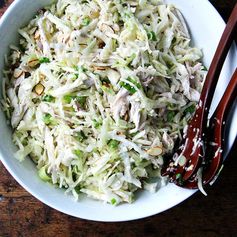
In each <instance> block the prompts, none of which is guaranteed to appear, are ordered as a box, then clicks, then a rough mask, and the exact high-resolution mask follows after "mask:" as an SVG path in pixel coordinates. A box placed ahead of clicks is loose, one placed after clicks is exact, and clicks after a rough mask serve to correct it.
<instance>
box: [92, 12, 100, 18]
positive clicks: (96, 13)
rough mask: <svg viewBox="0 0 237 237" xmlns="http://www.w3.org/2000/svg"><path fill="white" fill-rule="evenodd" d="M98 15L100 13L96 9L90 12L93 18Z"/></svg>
mask: <svg viewBox="0 0 237 237" xmlns="http://www.w3.org/2000/svg"><path fill="white" fill-rule="evenodd" d="M99 16H100V13H99V12H98V11H92V12H91V18H92V19H95V18H98V17H99Z"/></svg>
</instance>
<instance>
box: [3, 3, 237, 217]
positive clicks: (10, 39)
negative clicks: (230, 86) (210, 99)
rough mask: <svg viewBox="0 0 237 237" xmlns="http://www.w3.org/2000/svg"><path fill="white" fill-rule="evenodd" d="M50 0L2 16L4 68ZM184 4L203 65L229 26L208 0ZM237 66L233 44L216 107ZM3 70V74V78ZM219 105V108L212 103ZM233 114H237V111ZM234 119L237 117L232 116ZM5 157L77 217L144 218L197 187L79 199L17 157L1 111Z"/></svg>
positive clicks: (22, 179) (47, 198) (23, 179)
mask: <svg viewBox="0 0 237 237" xmlns="http://www.w3.org/2000/svg"><path fill="white" fill-rule="evenodd" d="M50 2H51V1H50V0H40V1H30V0H15V1H14V3H13V4H12V5H11V6H10V8H9V9H8V10H7V12H6V13H5V14H4V16H3V17H2V18H1V20H0V71H2V69H3V66H4V65H3V61H4V55H5V54H6V53H7V52H8V46H9V44H11V43H17V40H18V34H17V30H18V28H20V27H22V26H23V25H24V24H26V23H27V22H28V21H29V20H30V19H31V18H33V16H34V14H35V13H36V11H37V10H38V9H40V8H41V7H43V6H45V5H47V4H49V3H50ZM167 2H170V3H174V4H175V5H177V6H178V8H179V9H181V11H182V13H183V15H184V17H185V19H186V21H187V22H188V25H189V28H190V31H191V33H192V36H193V39H194V44H195V45H196V46H198V47H200V48H202V49H203V52H204V60H203V61H204V64H205V65H206V66H207V67H208V66H209V65H210V61H211V59H212V57H213V54H214V51H215V48H216V46H217V43H218V40H219V38H220V36H221V33H222V31H223V28H224V26H225V24H224V22H223V20H222V19H221V17H220V16H219V14H218V13H217V12H216V10H215V9H214V8H213V7H212V5H211V4H210V3H209V2H208V1H207V0H189V1H187V0H168V1H167ZM236 65H237V55H236V49H235V48H234V47H233V48H232V50H231V53H230V55H229V57H228V59H227V61H226V63H225V66H224V70H223V73H222V75H221V83H219V85H218V89H217V93H216V96H215V103H214V106H215V105H216V104H217V102H218V99H219V98H220V96H221V94H222V93H223V90H224V88H225V87H226V84H227V82H228V80H229V79H230V77H231V74H232V72H233V71H234V68H235V67H236ZM1 77H2V75H1V74H0V78H1ZM213 108H214V107H213ZM233 119H237V110H236V111H235V114H234V117H233ZM232 121H233V120H232ZM0 134H1V139H0V158H1V161H2V162H3V164H4V165H5V167H6V168H7V169H8V171H9V172H10V173H11V175H12V176H13V177H14V178H15V179H16V180H17V181H18V182H19V183H20V184H21V185H22V186H23V187H24V188H25V189H26V190H27V191H28V192H30V193H31V194H32V195H33V196H35V197H36V198H38V199H39V200H40V201H42V202H43V203H45V204H47V205H49V206H51V207H53V208H55V209H57V210H59V211H61V212H64V213H67V214H69V215H72V216H76V217H80V218H84V219H89V220H97V221H125V220H133V219H139V218H142V217H147V216H150V215H154V214H157V213H160V212H162V211H164V210H166V209H168V208H171V207H173V206H175V205H176V204H178V203H180V202H182V201H183V200H185V199H187V198H188V197H190V196H191V195H192V194H193V193H194V191H191V190H185V189H181V188H179V187H176V186H175V185H172V184H169V185H167V186H166V187H164V188H162V189H161V190H159V191H158V192H157V193H155V194H150V193H148V192H145V191H142V192H139V193H138V194H137V196H138V197H139V198H137V200H136V201H135V202H134V203H133V204H123V205H119V206H117V207H113V206H111V205H109V204H103V203H101V202H99V201H94V200H91V199H89V198H83V199H82V200H80V201H79V202H75V201H74V200H73V198H72V197H71V196H67V195H65V194H64V191H63V190H60V189H57V188H55V187H52V186H51V185H49V184H46V183H44V182H42V181H41V180H40V179H39V178H38V176H37V173H36V168H35V166H34V164H33V163H32V162H31V160H30V159H27V160H25V161H24V162H23V163H19V162H18V161H17V160H16V159H15V158H14V156H13V153H14V152H15V151H16V147H15V146H14V145H13V143H12V139H11V130H10V128H9V127H8V126H7V123H6V119H5V116H4V114H3V112H2V111H0ZM236 134H237V126H234V124H233V122H232V125H231V129H230V132H229V136H228V139H227V140H228V144H227V148H228V149H229V147H230V145H231V144H232V143H233V141H234V138H235V136H236Z"/></svg>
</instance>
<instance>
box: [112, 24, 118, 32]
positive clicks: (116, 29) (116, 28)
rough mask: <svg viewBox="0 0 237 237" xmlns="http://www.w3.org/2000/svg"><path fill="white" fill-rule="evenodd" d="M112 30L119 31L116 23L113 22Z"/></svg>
mask: <svg viewBox="0 0 237 237" xmlns="http://www.w3.org/2000/svg"><path fill="white" fill-rule="evenodd" d="M113 30H114V31H116V32H118V31H119V25H118V24H113Z"/></svg>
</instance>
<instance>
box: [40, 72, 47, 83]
mask: <svg viewBox="0 0 237 237" xmlns="http://www.w3.org/2000/svg"><path fill="white" fill-rule="evenodd" d="M39 78H40V80H41V81H42V80H44V79H45V78H46V76H45V75H44V74H41V73H40V75H39Z"/></svg>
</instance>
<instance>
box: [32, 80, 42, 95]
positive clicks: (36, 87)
mask: <svg viewBox="0 0 237 237" xmlns="http://www.w3.org/2000/svg"><path fill="white" fill-rule="evenodd" d="M34 89H35V93H36V94H37V95H41V94H42V93H43V92H44V86H43V85H42V84H41V83H38V84H37V85H36V86H35V88H34Z"/></svg>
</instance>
